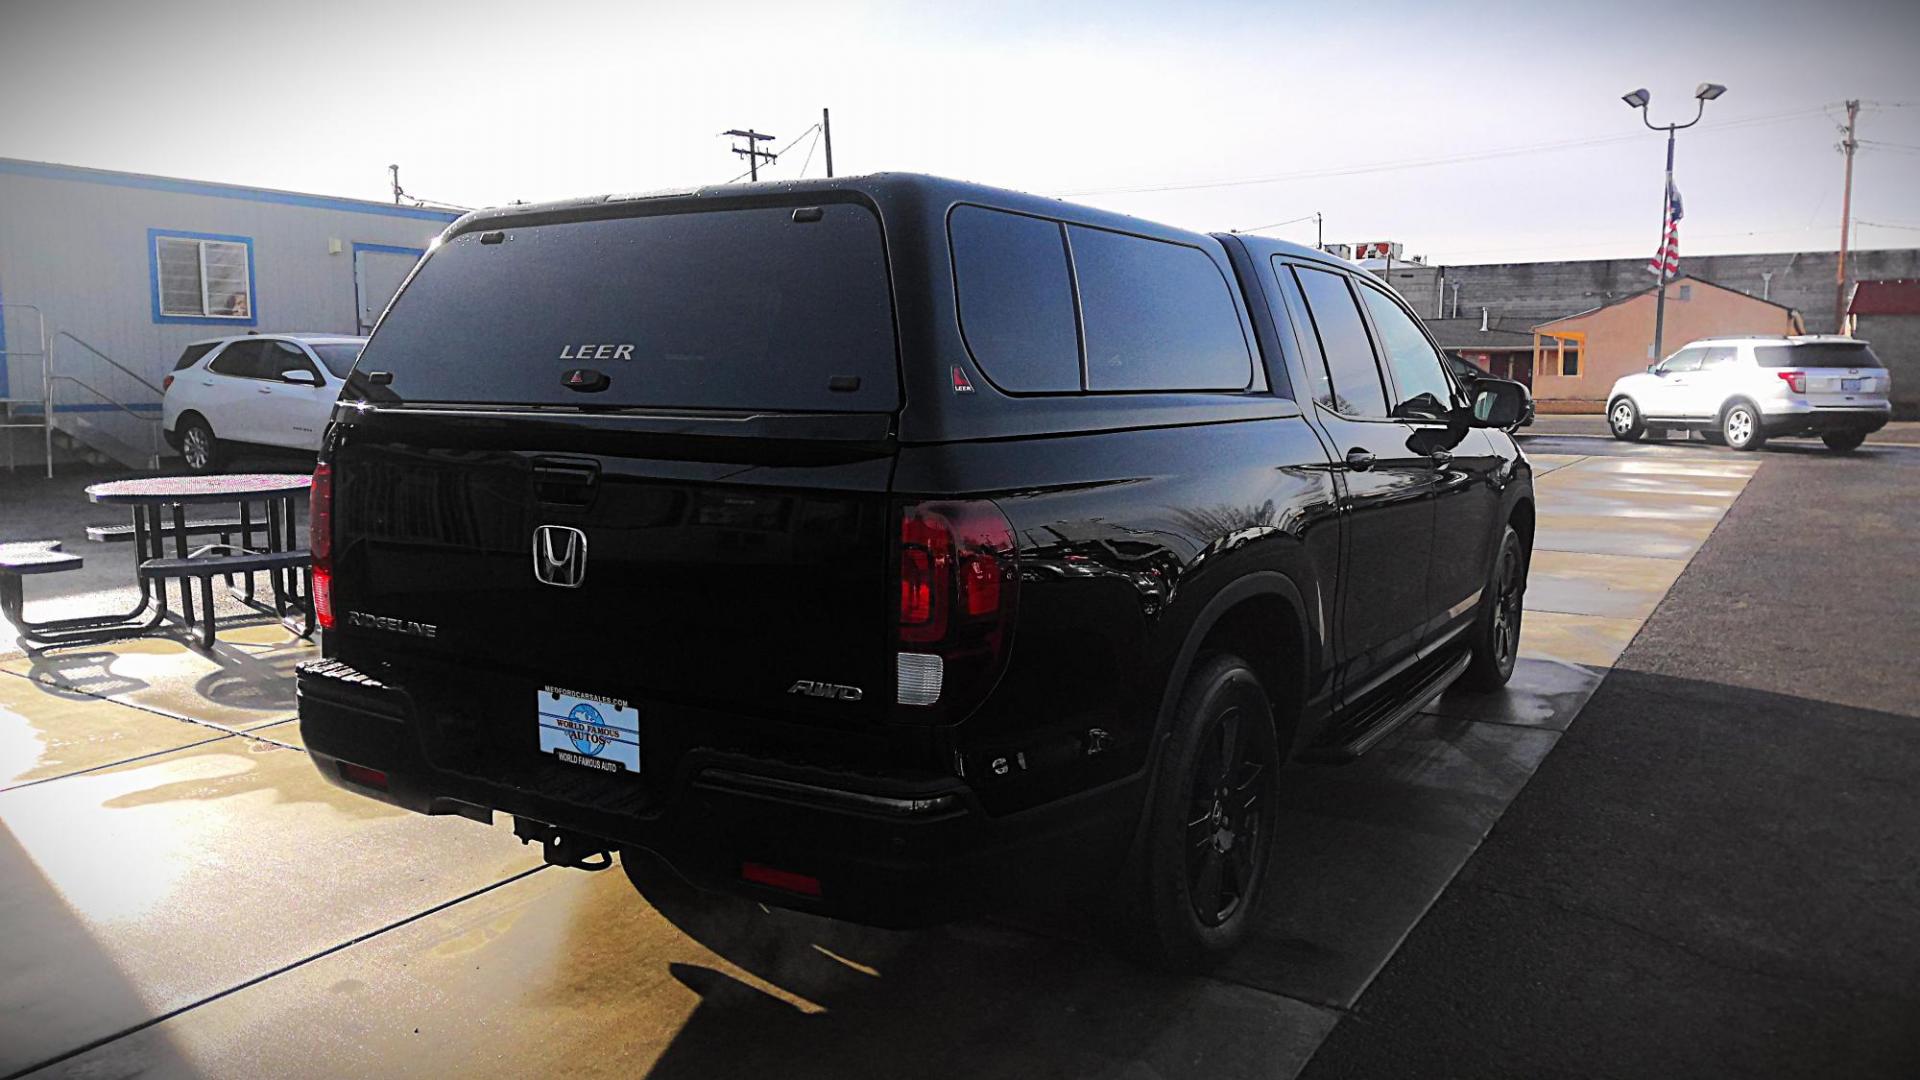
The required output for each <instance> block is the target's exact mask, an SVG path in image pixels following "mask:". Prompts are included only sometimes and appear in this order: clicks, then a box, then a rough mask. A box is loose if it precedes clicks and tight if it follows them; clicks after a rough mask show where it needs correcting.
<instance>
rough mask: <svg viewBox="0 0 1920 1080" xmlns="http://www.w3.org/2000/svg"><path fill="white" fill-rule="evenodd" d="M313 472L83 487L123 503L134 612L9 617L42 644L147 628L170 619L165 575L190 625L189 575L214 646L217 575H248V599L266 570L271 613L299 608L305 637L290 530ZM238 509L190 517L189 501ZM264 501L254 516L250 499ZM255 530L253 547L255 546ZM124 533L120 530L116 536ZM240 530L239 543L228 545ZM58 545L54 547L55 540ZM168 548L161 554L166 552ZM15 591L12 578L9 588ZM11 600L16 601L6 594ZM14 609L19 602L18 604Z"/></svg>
mask: <svg viewBox="0 0 1920 1080" xmlns="http://www.w3.org/2000/svg"><path fill="white" fill-rule="evenodd" d="M312 485H313V478H312V477H311V476H308V475H306V474H302V473H232V474H214V475H208V476H156V477H148V478H144V479H138V480H115V481H111V482H109V483H104V484H94V485H92V486H90V487H88V488H87V497H88V498H89V499H91V500H93V501H94V502H97V503H102V504H106V505H114V506H126V507H129V508H130V509H131V512H132V517H133V528H132V536H131V538H132V540H133V548H134V569H135V576H136V578H137V579H138V581H139V585H140V602H139V604H138V605H137V606H135V607H134V608H133V609H132V610H131V611H125V612H120V613H117V614H110V615H97V616H85V617H81V618H71V619H53V620H48V621H45V622H29V621H27V620H25V619H24V618H23V617H21V615H20V614H19V612H16V611H9V612H8V615H9V617H10V618H12V619H13V621H14V622H15V623H16V624H17V625H18V627H19V629H20V633H21V636H22V637H24V638H26V639H27V640H29V641H33V642H35V643H37V644H40V645H70V644H84V643H89V642H94V641H104V640H108V639H111V638H119V637H128V636H134V635H138V634H144V633H150V632H152V631H153V630H155V629H156V628H158V627H159V626H160V625H161V624H162V623H163V622H165V621H166V620H167V619H168V618H169V617H171V616H172V614H173V611H172V607H171V605H170V603H169V601H168V597H167V585H166V583H167V581H168V579H173V580H177V581H179V583H180V605H179V610H180V617H181V619H182V621H184V622H185V623H186V624H187V625H188V626H192V625H193V624H194V623H195V622H196V618H195V614H196V613H195V604H194V599H195V598H194V596H193V591H192V589H191V588H190V585H191V583H192V580H193V579H198V580H199V582H200V597H199V600H200V611H199V619H198V620H197V621H198V622H199V623H200V641H201V644H202V645H204V646H209V647H211V645H212V644H213V636H214V632H215V620H214V606H213V578H215V577H224V578H225V579H226V580H227V583H228V585H229V586H231V585H232V582H233V575H235V574H241V575H243V576H244V577H245V581H246V591H245V597H244V598H245V599H246V600H247V601H249V602H251V601H253V599H254V582H253V575H254V574H256V573H266V574H267V575H268V580H269V582H270V584H271V587H272V590H273V600H274V609H275V612H276V614H277V615H279V616H280V617H281V618H283V619H284V618H285V616H286V609H287V606H288V605H289V604H290V603H297V604H298V605H300V606H301V607H302V608H303V609H304V612H305V614H306V623H305V625H304V627H303V629H302V630H301V633H302V634H311V633H312V632H313V601H312V584H311V579H310V578H309V577H308V575H309V574H311V572H312V571H311V565H310V564H311V559H310V557H309V555H308V553H307V550H306V545H305V544H304V543H302V542H301V540H300V537H299V536H298V535H297V534H296V533H297V521H298V518H297V515H296V507H295V503H296V501H297V500H299V499H301V498H304V497H305V496H306V493H307V490H308V489H309V488H310V487H311V486H312ZM236 503H237V504H238V505H239V517H238V518H237V519H223V520H221V521H217V522H189V521H188V520H187V507H189V506H205V505H210V504H227V505H233V504H236ZM255 503H261V504H264V508H263V511H262V513H261V515H260V517H259V518H258V519H256V518H255V517H254V504H255ZM115 532H116V530H111V529H100V530H89V536H90V538H92V539H100V540H104V539H114V538H118V537H116V536H114V535H109V534H113V533H115ZM214 533H217V534H219V535H220V538H221V539H220V542H218V543H213V544H203V545H201V546H199V547H191V546H190V544H189V541H190V540H191V538H192V537H193V536H195V535H207V534H214ZM256 534H258V535H259V537H260V543H259V544H256V543H255V536H256ZM119 535H120V536H124V535H125V534H124V533H123V532H122V533H120V534H119ZM235 536H237V537H238V543H233V542H231V540H232V538H233V537H235ZM51 547H52V548H53V549H57V548H58V545H57V544H55V545H52V546H51ZM169 547H171V548H172V554H171V555H169V554H168V550H167V549H168V548H169ZM61 558H65V559H67V560H69V561H70V562H71V566H72V567H77V566H78V565H79V564H80V559H79V557H78V556H62V555H60V554H59V553H57V551H52V552H50V553H49V555H48V556H47V557H46V559H43V560H41V563H42V565H41V567H40V569H39V570H37V571H36V570H32V569H29V570H23V571H22V572H26V573H32V572H46V571H47V569H49V568H70V567H52V566H51V564H49V563H48V562H47V560H58V559H61ZM14 591H16V592H17V591H18V590H17V579H16V588H15V590H14ZM10 599H13V600H15V601H18V597H10ZM15 606H18V605H17V603H16V605H15Z"/></svg>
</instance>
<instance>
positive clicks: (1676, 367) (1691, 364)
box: [1660, 349, 1707, 375]
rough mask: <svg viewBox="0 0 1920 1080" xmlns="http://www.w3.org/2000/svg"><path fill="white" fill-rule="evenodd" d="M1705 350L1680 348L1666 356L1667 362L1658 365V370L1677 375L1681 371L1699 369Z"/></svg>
mask: <svg viewBox="0 0 1920 1080" xmlns="http://www.w3.org/2000/svg"><path fill="white" fill-rule="evenodd" d="M1706 352H1707V350H1705V349H1681V350H1680V351H1679V352H1677V353H1674V354H1673V355H1672V356H1669V357H1667V362H1666V363H1664V364H1661V365H1660V370H1661V371H1664V372H1666V373H1667V374H1669V375H1677V374H1679V373H1680V372H1683V371H1699V370H1700V361H1701V359H1703V358H1704V357H1705V356H1706Z"/></svg>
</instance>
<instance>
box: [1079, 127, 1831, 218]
mask: <svg viewBox="0 0 1920 1080" xmlns="http://www.w3.org/2000/svg"><path fill="white" fill-rule="evenodd" d="M1826 108H1827V107H1826V106H1824V105H1823V106H1819V107H1817V108H1808V109H1796V110H1793V111H1790V112H1783V113H1772V114H1768V115H1764V116H1749V117H1742V118H1739V119H1734V120H1726V121H1722V122H1720V123H1717V124H1703V125H1701V130H1703V131H1704V130H1708V129H1715V130H1721V129H1727V128H1738V127H1749V126H1752V125H1756V124H1771V123H1778V122H1780V121H1784V120H1798V119H1801V118H1803V117H1810V116H1819V115H1823V114H1824V113H1825V111H1826ZM1644 137H1645V136H1643V135H1642V134H1641V133H1640V132H1637V131H1635V132H1631V133H1628V134H1622V135H1600V136H1591V137H1588V138H1582V139H1562V140H1559V141H1557V142H1548V143H1534V144H1530V145H1526V146H1505V147H1496V148H1492V149H1488V150H1476V151H1471V152H1468V153H1464V154H1442V155H1437V156H1434V157H1425V158H1407V159H1403V160H1399V161H1382V162H1373V163H1370V164H1365V165H1348V166H1335V167H1332V168H1326V169H1306V170H1302V171H1300V172H1293V173H1278V174H1275V175H1272V176H1252V177H1240V178H1237V179H1231V180H1197V181H1192V182H1187V183H1171V184H1145V185H1140V186H1136V187H1113V188H1091V189H1087V190H1082V191H1062V192H1057V193H1056V194H1058V195H1061V196H1064V197H1078V196H1087V195H1133V194H1145V193H1151V192H1160V191H1200V190H1205V189H1209V188H1223V187H1248V186H1252V185H1257V184H1280V183H1286V182H1288V181H1292V180H1319V179H1327V178H1331V177H1338V176H1358V175H1362V174H1365V173H1377V172H1395V171H1398V170H1401V169H1422V168H1430V167H1433V166H1436V165H1457V164H1463V163H1465V162H1471V161H1488V160H1493V159H1497V158H1504V157H1518V156H1521V155H1525V154H1540V153H1553V152H1556V151H1560V150H1577V149H1582V148H1585V147H1589V146H1607V145H1613V144H1617V143H1625V142H1633V141H1636V140H1639V139H1642V138H1644Z"/></svg>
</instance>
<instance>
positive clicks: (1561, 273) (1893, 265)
mask: <svg viewBox="0 0 1920 1080" xmlns="http://www.w3.org/2000/svg"><path fill="white" fill-rule="evenodd" d="M1681 239H1682V241H1683V242H1684V240H1685V237H1684V236H1682V238H1681ZM1649 254H1651V253H1649ZM1838 262H1839V255H1838V254H1837V253H1836V252H1832V251H1812V252H1784V253H1778V254H1770V255H1687V254H1686V253H1685V248H1684V247H1683V248H1682V249H1681V256H1680V271H1681V273H1683V274H1687V275H1690V276H1692V277H1697V278H1704V279H1705V280H1707V281H1711V282H1714V283H1716V284H1719V285H1724V286H1726V287H1727V288H1729V289H1734V290H1737V291H1739V292H1744V293H1746V294H1748V295H1750V296H1765V297H1766V298H1767V299H1770V300H1772V301H1773V302H1775V303H1777V304H1785V305H1787V306H1788V307H1791V308H1795V309H1797V310H1798V311H1799V312H1800V314H1801V316H1802V318H1804V319H1805V320H1806V327H1807V332H1808V333H1810V334H1830V333H1833V332H1834V330H1835V326H1834V320H1833V299H1834V288H1833V279H1834V269H1835V267H1836V265H1837V264H1838ZM1847 271H1848V276H1849V277H1851V278H1854V279H1857V280H1864V279H1871V278H1912V277H1920V249H1914V248H1898V249H1891V248H1890V249H1882V250H1873V251H1856V252H1851V253H1849V255H1848V257H1847ZM1769 273H1770V274H1771V275H1772V279H1771V282H1769V281H1768V279H1767V278H1766V277H1765V276H1764V275H1766V274H1769ZM1385 276H1386V278H1387V280H1388V281H1389V282H1390V283H1391V284H1392V285H1393V287H1394V288H1395V289H1396V290H1398V291H1399V293H1400V295H1401V296H1404V297H1406V300H1407V303H1409V304H1411V305H1412V306H1413V310H1414V311H1415V312H1417V313H1419V314H1420V315H1421V316H1422V317H1425V318H1432V317H1434V316H1435V314H1436V313H1439V312H1438V305H1439V304H1441V303H1444V304H1445V306H1446V311H1445V314H1451V313H1452V305H1453V289H1452V286H1453V285H1455V284H1458V285H1459V286H1460V307H1459V311H1460V315H1461V317H1463V318H1464V317H1466V316H1469V315H1472V316H1476V317H1477V316H1478V315H1479V314H1480V309H1481V308H1482V307H1485V308H1487V309H1489V311H1490V312H1491V314H1493V315H1495V316H1502V315H1504V316H1512V317H1516V318H1526V319H1532V320H1534V321H1536V322H1545V321H1547V320H1549V319H1557V318H1561V317H1563V316H1566V315H1571V314H1573V313H1575V312H1579V311H1585V310H1587V309H1589V308H1596V307H1599V306H1601V305H1603V304H1607V303H1610V302H1612V301H1614V300H1618V299H1619V298H1621V297H1623V296H1626V295H1629V294H1631V293H1635V292H1638V291H1640V290H1641V289H1645V288H1647V287H1648V286H1650V285H1652V284H1653V278H1652V275H1650V274H1648V273H1647V261H1646V260H1645V259H1588V260H1583V261H1578V262H1532V263H1492V264H1486V265H1479V266H1442V267H1435V266H1398V265H1396V266H1395V267H1394V268H1393V269H1392V270H1391V271H1388V272H1386V274H1385Z"/></svg>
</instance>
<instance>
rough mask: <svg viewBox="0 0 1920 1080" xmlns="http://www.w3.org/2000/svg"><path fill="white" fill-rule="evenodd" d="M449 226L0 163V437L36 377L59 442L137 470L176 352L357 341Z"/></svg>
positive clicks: (21, 414)
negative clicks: (248, 336)
mask: <svg viewBox="0 0 1920 1080" xmlns="http://www.w3.org/2000/svg"><path fill="white" fill-rule="evenodd" d="M455 216H456V215H455V214H453V213H450V212H448V211H444V210H435V209H428V208H424V207H414V206H396V205H393V204H390V203H381V202H370V201H364V200H360V199H341V198H332V197H328V196H322V195H304V194H299V193H296V192H290V191H274V190H269V189H266V188H254V187H241V186H238V185H234V184H213V183H203V182H201V181H197V180H175V179H169V178H166V177H160V176H145V175H141V174H138V173H124V172H109V171H106V170H102V169H83V168H77V167H74V166H69V165H51V164H44V163H40V162H32V161H18V160H13V159H10V158H0V348H4V349H5V352H4V354H0V423H6V422H13V423H37V422H38V416H39V414H40V411H41V408H42V405H43V399H44V396H45V392H44V391H45V387H46V385H47V382H48V380H47V379H46V377H45V376H46V374H50V375H51V376H52V378H51V385H52V389H53V408H54V411H53V417H54V422H55V425H56V426H57V427H58V428H60V429H61V430H64V431H67V432H68V433H70V434H72V435H73V436H74V437H75V438H77V439H79V440H80V441H82V442H86V443H90V444H92V445H93V446H94V447H95V448H96V449H99V450H101V451H102V452H105V453H108V454H110V455H112V456H115V457H120V458H122V459H123V460H124V459H127V458H132V459H134V460H127V461H126V463H127V464H142V463H143V461H141V460H139V459H142V458H144V457H146V456H148V455H149V454H150V453H151V450H152V448H153V447H154V446H156V445H158V443H157V432H156V430H155V429H156V427H157V423H158V418H159V415H160V411H159V400H160V391H159V387H160V385H161V383H162V380H163V379H164V378H165V377H166V374H167V372H169V371H170V370H171V369H172V367H173V362H174V360H175V359H176V358H177V357H179V355H180V352H181V350H182V349H184V348H185V347H186V345H187V344H188V343H189V342H193V341H198V340H202V339H205V338H209V337H219V336H222V335H226V334H242V333H246V332H247V331H249V330H257V331H260V332H315V333H339V334H353V333H366V332H367V331H368V330H370V329H371V328H372V326H373V323H374V321H375V320H376V319H378V318H379V316H380V313H381V311H382V310H384V309H385V307H386V304H387V301H388V300H390V299H391V298H392V297H393V293H394V290H395V289H397V288H398V287H399V285H400V282H401V280H402V279H403V278H404V277H405V276H406V274H407V272H408V271H409V270H411V269H412V268H413V264H414V263H415V261H417V260H418V259H419V258H420V256H421V254H423V253H424V252H425V250H426V247H427V244H428V242H429V241H430V240H432V238H433V237H434V236H436V235H437V234H438V233H439V232H440V230H441V229H443V228H444V227H445V226H446V223H447V222H449V221H451V220H453V218H454V217H455ZM43 365H45V370H44V372H43ZM0 434H5V433H4V432H0Z"/></svg>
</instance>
